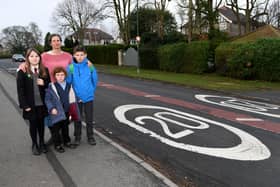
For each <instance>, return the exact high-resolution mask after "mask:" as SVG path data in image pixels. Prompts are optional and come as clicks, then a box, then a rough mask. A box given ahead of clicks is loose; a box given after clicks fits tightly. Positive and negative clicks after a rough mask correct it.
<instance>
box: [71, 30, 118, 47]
mask: <svg viewBox="0 0 280 187" xmlns="http://www.w3.org/2000/svg"><path fill="white" fill-rule="evenodd" d="M70 37H71V38H73V39H76V37H75V34H72V35H71V36H70ZM113 40H114V38H113V36H112V35H110V34H108V33H106V32H104V31H102V30H100V29H96V28H86V29H84V41H83V44H84V45H106V44H109V43H112V42H113Z"/></svg>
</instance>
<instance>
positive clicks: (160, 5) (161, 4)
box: [154, 0, 171, 39]
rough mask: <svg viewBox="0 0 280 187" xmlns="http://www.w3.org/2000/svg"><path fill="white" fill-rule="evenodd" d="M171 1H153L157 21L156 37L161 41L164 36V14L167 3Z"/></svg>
mask: <svg viewBox="0 0 280 187" xmlns="http://www.w3.org/2000/svg"><path fill="white" fill-rule="evenodd" d="M169 1H171V0H154V7H155V9H156V10H157V12H158V14H157V20H158V24H157V26H158V35H159V37H160V38H161V39H163V36H164V12H165V10H166V8H167V6H168V2H169Z"/></svg>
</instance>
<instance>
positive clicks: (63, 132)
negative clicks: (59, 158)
mask: <svg viewBox="0 0 280 187" xmlns="http://www.w3.org/2000/svg"><path fill="white" fill-rule="evenodd" d="M65 115H66V119H65V120H62V121H59V122H58V123H55V124H54V125H53V126H52V127H50V130H51V134H52V139H53V143H54V145H55V146H58V145H61V144H62V143H64V144H65V143H68V142H70V141H71V139H70V136H69V119H68V117H69V114H68V113H65Z"/></svg>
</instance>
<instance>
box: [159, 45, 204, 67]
mask: <svg viewBox="0 0 280 187" xmlns="http://www.w3.org/2000/svg"><path fill="white" fill-rule="evenodd" d="M158 53H159V55H158V56H159V63H160V70H164V71H172V72H178V73H203V72H205V71H207V69H208V65H207V58H208V56H209V43H208V42H205V41H202V42H201V41H200V42H192V43H190V44H187V43H177V44H172V45H165V46H162V47H160V48H159V52H158Z"/></svg>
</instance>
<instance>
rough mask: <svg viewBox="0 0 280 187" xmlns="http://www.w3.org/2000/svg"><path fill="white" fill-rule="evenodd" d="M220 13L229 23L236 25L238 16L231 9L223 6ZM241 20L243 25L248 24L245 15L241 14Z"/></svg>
mask: <svg viewBox="0 0 280 187" xmlns="http://www.w3.org/2000/svg"><path fill="white" fill-rule="evenodd" d="M219 13H220V14H222V16H223V17H225V18H226V19H227V20H228V21H230V22H232V23H235V24H236V23H237V18H236V15H235V13H234V12H233V10H232V9H231V8H229V7H226V6H222V7H220V8H219ZM239 18H240V21H241V23H242V24H245V23H246V17H245V15H244V14H241V13H239Z"/></svg>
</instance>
